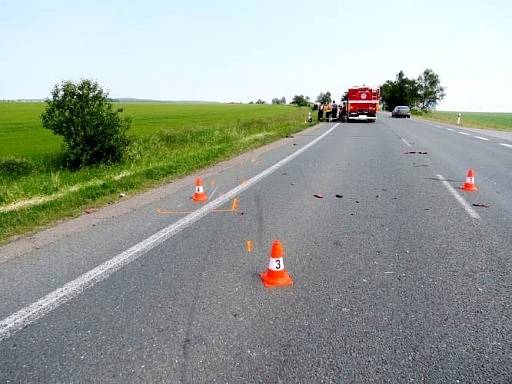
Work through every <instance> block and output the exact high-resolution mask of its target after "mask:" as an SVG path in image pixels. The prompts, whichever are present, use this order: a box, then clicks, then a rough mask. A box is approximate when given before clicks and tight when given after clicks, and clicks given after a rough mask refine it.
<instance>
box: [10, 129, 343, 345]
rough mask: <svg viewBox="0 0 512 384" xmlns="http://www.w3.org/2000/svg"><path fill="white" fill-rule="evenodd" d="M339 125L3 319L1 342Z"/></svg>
mask: <svg viewBox="0 0 512 384" xmlns="http://www.w3.org/2000/svg"><path fill="white" fill-rule="evenodd" d="M338 125H339V123H338V124H335V125H333V126H332V127H331V128H329V129H328V130H327V131H325V132H324V133H323V134H321V135H320V136H318V137H317V138H316V139H314V140H313V141H311V142H310V143H308V144H306V145H305V146H304V147H302V148H300V149H299V150H297V151H295V152H293V153H292V154H291V155H288V156H287V157H285V158H284V159H282V160H280V161H279V162H277V163H275V164H274V165H272V166H271V167H269V168H267V169H265V170H263V171H262V172H260V173H258V174H257V175H256V176H254V177H252V178H251V179H249V180H247V181H246V182H245V183H243V184H240V185H238V186H237V187H235V188H233V189H232V190H230V191H229V192H226V193H225V194H223V195H221V196H219V197H218V198H217V199H216V200H213V201H210V202H209V203H208V204H206V205H203V206H202V207H201V208H198V209H197V210H195V211H194V212H192V213H191V214H189V215H187V216H185V217H183V218H182V219H180V220H178V221H176V222H175V223H173V224H171V225H169V226H167V227H165V228H164V229H162V230H160V231H158V232H157V233H155V234H154V235H152V236H150V237H148V238H147V239H145V240H143V241H141V242H140V243H138V244H135V245H134V246H133V247H131V248H129V249H127V250H126V251H124V252H122V253H120V254H118V255H117V256H114V257H113V258H111V259H110V260H107V261H105V262H104V263H102V264H100V265H98V266H97V267H96V268H93V269H91V270H90V271H89V272H86V273H84V274H83V275H81V276H79V277H78V278H76V279H75V280H72V281H70V282H69V283H67V284H65V285H64V286H62V287H60V288H58V289H56V290H54V291H53V292H50V293H49V294H47V295H46V296H44V297H42V298H40V299H39V300H37V301H36V302H35V303H32V304H30V305H28V306H26V307H25V308H22V309H20V310H19V311H18V312H16V313H13V314H12V315H10V316H9V317H7V318H5V319H3V320H2V321H0V341H2V340H5V339H8V338H9V337H11V336H12V335H13V334H15V333H16V332H18V331H19V330H21V329H23V328H25V327H26V326H28V325H29V324H31V323H33V322H34V321H36V320H38V319H40V318H41V317H43V316H44V315H46V314H48V313H49V312H51V311H53V310H54V309H55V308H57V307H59V306H60V305H62V304H64V303H66V302H68V301H69V300H71V299H73V298H74V297H76V296H78V295H80V294H81V293H82V292H83V291H85V290H86V289H88V288H91V287H92V286H94V285H95V284H96V283H99V282H100V281H102V280H105V279H106V278H108V277H109V276H111V275H112V274H113V273H114V272H116V271H118V270H119V269H121V268H122V267H124V266H126V265H128V264H130V263H131V262H133V261H135V260H137V259H138V258H139V257H141V256H142V255H144V254H145V253H147V252H148V251H150V250H151V249H153V248H155V247H156V246H158V245H160V244H162V243H163V242H164V241H166V240H168V239H170V238H171V237H173V236H174V235H176V234H177V233H179V232H181V231H182V230H184V229H185V228H187V227H189V226H190V225H192V224H193V223H195V222H196V221H198V220H199V219H201V218H202V217H204V216H206V215H207V214H208V213H210V212H211V211H213V210H214V209H216V208H218V207H219V206H221V205H223V204H226V203H227V202H229V201H231V200H232V199H233V198H235V197H236V196H238V195H239V194H240V193H242V192H243V191H245V190H246V189H248V188H249V187H251V186H253V185H254V184H256V183H258V182H259V181H261V180H263V179H264V178H265V177H267V176H269V175H270V174H272V173H274V172H275V171H276V170H277V169H278V168H280V167H282V166H283V165H285V164H286V163H288V162H290V161H291V160H293V159H295V158H296V157H297V156H299V155H300V154H302V153H303V152H304V151H306V150H307V149H308V148H310V147H312V146H313V145H315V144H316V143H318V142H319V141H320V140H322V139H323V138H324V137H325V136H327V135H328V134H329V133H331V132H332V131H333V130H334V129H335V128H336V127H337V126H338Z"/></svg>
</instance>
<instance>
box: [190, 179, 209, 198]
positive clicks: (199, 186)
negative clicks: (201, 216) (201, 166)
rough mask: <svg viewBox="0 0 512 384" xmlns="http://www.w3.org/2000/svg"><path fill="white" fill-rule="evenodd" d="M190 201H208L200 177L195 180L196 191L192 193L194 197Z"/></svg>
mask: <svg viewBox="0 0 512 384" xmlns="http://www.w3.org/2000/svg"><path fill="white" fill-rule="evenodd" d="M192 200H194V201H198V202H200V201H206V200H208V196H206V193H204V189H203V180H201V178H200V177H198V178H197V179H196V190H195V192H194V196H192Z"/></svg>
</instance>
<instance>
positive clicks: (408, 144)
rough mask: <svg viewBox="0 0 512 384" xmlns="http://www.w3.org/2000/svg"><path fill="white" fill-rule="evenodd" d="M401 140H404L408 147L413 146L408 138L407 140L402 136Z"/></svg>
mask: <svg viewBox="0 0 512 384" xmlns="http://www.w3.org/2000/svg"><path fill="white" fill-rule="evenodd" d="M400 140H402V141H403V142H404V143H405V145H407V146H408V147H412V145H411V144H410V143H409V142H408V141H407V140H405V139H404V138H403V137H401V138H400Z"/></svg>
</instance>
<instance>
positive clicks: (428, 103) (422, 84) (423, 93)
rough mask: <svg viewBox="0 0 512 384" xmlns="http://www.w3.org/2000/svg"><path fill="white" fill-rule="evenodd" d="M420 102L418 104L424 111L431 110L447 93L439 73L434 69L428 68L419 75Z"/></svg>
mask: <svg viewBox="0 0 512 384" xmlns="http://www.w3.org/2000/svg"><path fill="white" fill-rule="evenodd" d="M417 83H418V102H417V106H418V108H420V109H421V110H422V111H425V112H426V111H429V110H431V109H432V108H434V107H435V106H436V104H437V103H438V102H439V101H441V100H443V98H444V96H445V93H444V87H442V86H441V80H440V79H439V75H437V74H436V73H434V71H433V70H431V69H430V68H427V69H425V70H424V71H423V73H422V74H421V75H420V76H419V77H418V81H417Z"/></svg>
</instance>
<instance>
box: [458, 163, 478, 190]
mask: <svg viewBox="0 0 512 384" xmlns="http://www.w3.org/2000/svg"><path fill="white" fill-rule="evenodd" d="M460 189H462V190H463V191H468V192H475V191H478V188H477V186H476V185H475V173H474V172H473V170H472V169H471V168H470V169H469V171H468V175H467V176H466V182H465V183H464V184H463V185H461V186H460Z"/></svg>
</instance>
